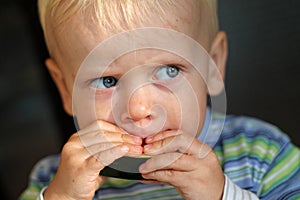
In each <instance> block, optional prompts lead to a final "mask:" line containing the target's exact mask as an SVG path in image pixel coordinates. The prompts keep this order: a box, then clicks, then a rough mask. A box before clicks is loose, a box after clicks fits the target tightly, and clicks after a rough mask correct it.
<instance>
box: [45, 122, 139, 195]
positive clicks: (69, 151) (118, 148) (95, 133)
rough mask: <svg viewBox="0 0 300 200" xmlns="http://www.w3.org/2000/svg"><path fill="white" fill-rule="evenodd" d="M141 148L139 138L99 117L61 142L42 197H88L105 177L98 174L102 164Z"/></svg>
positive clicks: (135, 153) (135, 152) (137, 152)
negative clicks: (51, 178)
mask: <svg viewBox="0 0 300 200" xmlns="http://www.w3.org/2000/svg"><path fill="white" fill-rule="evenodd" d="M100 130H101V131H100ZM83 143H84V145H83ZM142 152H143V148H142V139H141V138H139V137H136V136H132V135H129V134H127V133H126V132H125V131H124V130H122V129H120V128H118V127H117V126H115V125H113V124H110V123H108V122H105V121H100V120H99V121H97V122H95V123H94V124H92V125H91V126H89V127H87V128H85V129H82V130H80V133H75V134H74V135H72V136H71V138H70V139H69V141H68V142H67V143H66V144H65V145H64V147H63V150H62V153H61V160H60V164H59V167H58V171H57V173H56V175H55V177H54V178H53V180H52V182H51V183H50V185H49V186H48V188H47V189H46V191H45V193H44V199H45V200H50V199H60V200H62V199H76V200H78V199H82V200H85V199H92V198H93V196H94V194H95V191H96V190H97V189H98V188H99V187H100V186H101V185H102V184H103V182H104V180H105V177H103V176H99V172H100V171H101V170H102V169H103V168H104V167H105V166H107V165H109V164H111V163H112V162H113V161H115V160H116V159H118V158H120V157H122V156H124V155H132V154H134V155H140V154H142Z"/></svg>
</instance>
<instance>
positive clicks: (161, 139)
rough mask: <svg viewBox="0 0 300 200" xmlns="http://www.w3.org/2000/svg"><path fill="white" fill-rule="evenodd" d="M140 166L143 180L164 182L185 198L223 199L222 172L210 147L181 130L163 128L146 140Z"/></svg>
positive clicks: (223, 179) (223, 180)
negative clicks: (146, 156) (147, 158)
mask: <svg viewBox="0 0 300 200" xmlns="http://www.w3.org/2000/svg"><path fill="white" fill-rule="evenodd" d="M144 153H145V154H147V155H152V158H151V159H149V160H147V162H145V163H144V164H143V165H141V166H140V168H139V170H140V172H141V173H142V175H143V177H144V178H145V179H150V180H155V181H142V182H144V183H157V182H161V183H167V184H170V185H173V186H174V187H176V189H177V191H178V192H179V193H180V194H181V195H182V196H183V197H184V198H185V199H199V198H201V199H205V200H210V199H213V200H217V199H222V195H223V188H224V182H225V178H224V174H223V171H222V169H221V166H220V164H219V160H218V158H217V156H216V155H215V153H214V152H213V150H212V149H211V148H210V147H209V146H208V145H206V144H204V143H202V142H200V141H198V140H197V139H194V138H193V137H192V136H191V135H189V134H187V133H184V132H182V131H165V132H161V133H158V134H156V135H155V136H153V137H149V138H147V139H146V145H145V146H144Z"/></svg>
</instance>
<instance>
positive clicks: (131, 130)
mask: <svg viewBox="0 0 300 200" xmlns="http://www.w3.org/2000/svg"><path fill="white" fill-rule="evenodd" d="M216 7H217V5H216V1H214V0H187V1H180V0H143V1H141V0H109V1H108V0H94V1H88V0H68V1H64V0H40V1H39V11H40V19H41V22H42V26H43V29H44V33H45V38H46V43H47V46H48V49H49V52H50V55H51V58H50V59H48V60H47V61H46V65H47V67H48V69H49V71H50V73H51V75H52V78H53V80H54V81H55V83H56V85H57V87H58V89H59V92H60V95H61V97H62V101H63V104H64V108H65V110H66V112H67V113H68V114H70V115H74V116H75V115H76V117H77V120H78V125H79V127H80V130H79V131H78V133H75V134H74V135H72V136H71V138H70V139H69V141H68V142H67V143H66V144H65V145H64V148H63V150H62V153H61V155H60V156H51V157H47V158H45V159H44V160H42V161H41V162H39V163H38V164H37V166H36V167H35V168H34V170H33V172H32V174H31V177H30V184H29V187H28V189H27V190H26V191H25V192H24V193H23V194H22V196H21V198H20V199H46V200H48V199H119V198H120V199H122V198H123V199H129V198H130V199H182V198H184V199H258V198H259V199H268V200H269V199H300V152H299V149H298V148H297V147H295V146H293V145H292V144H291V143H290V141H289V139H288V138H287V136H285V135H284V134H283V133H281V132H280V131H279V130H278V129H276V128H274V127H273V126H271V125H269V124H266V123H264V122H261V121H259V120H256V119H251V118H246V117H234V116H227V117H226V119H225V122H224V121H223V120H222V119H223V118H224V116H222V115H218V114H215V113H213V112H211V111H210V109H207V99H206V98H207V93H210V94H211V92H210V91H213V89H211V88H218V87H220V86H218V85H219V83H217V84H215V82H218V80H217V79H218V78H216V77H218V75H217V73H216V71H219V73H220V75H221V77H222V78H223V77H224V74H225V63H226V57H227V41H226V35H225V33H224V32H220V31H218V23H217V16H216ZM148 28H149V29H148ZM130 30H132V31H133V32H129V35H128V34H125V36H124V37H123V35H122V33H124V32H126V31H130ZM135 30H137V32H135ZM143 31H144V32H143ZM127 33H128V32H127ZM131 33H132V34H133V35H134V36H139V37H136V40H133V39H132V38H131V37H130V34H131ZM140 33H141V34H140ZM148 33H151V34H148ZM165 33H168V34H170V37H168V38H164V37H163V36H164V34H165ZM147 34H148V35H147ZM116 35H117V36H116ZM115 36H116V37H115ZM126 38H127V39H128V38H129V39H128V40H126ZM133 38H134V37H133ZM178 38H181V39H180V40H176V39H178ZM189 38H192V39H193V41H194V42H197V43H198V44H199V45H201V46H203V48H204V49H205V50H206V51H207V52H209V55H210V57H211V58H212V59H213V61H214V63H215V64H216V66H217V70H210V69H209V68H205V67H204V68H201V69H198V68H197V67H195V66H193V59H195V60H197V58H203V59H200V60H205V59H207V57H206V56H205V53H203V52H201V48H199V47H198V46H197V45H195V47H193V48H192V50H191V51H190V52H189V51H188V50H189V47H191V46H193V44H194V43H193V42H191V41H192V39H189ZM115 41H117V42H116V43H114V42H115ZM120 41H121V42H120ZM149 41H151V42H149ZM156 41H157V43H156V44H155V45H156V46H159V45H162V46H163V45H165V46H168V45H169V44H170V43H171V46H172V48H173V47H174V48H177V47H178V49H177V50H174V49H173V50H174V51H165V49H158V48H157V49H155V48H147V47H152V46H151V44H150V43H152V42H156ZM143 42H144V44H142V43H143ZM189 42H191V45H186V44H190V43H189ZM148 43H149V44H148ZM99 44H100V45H99ZM115 44H117V45H119V46H117V45H115ZM123 44H125V45H124V48H123V46H122V45H123ZM141 44H142V45H141ZM98 45H99V46H98ZM127 45H128V46H129V47H131V46H137V48H136V49H135V51H126V48H127V47H128V46H127ZM155 45H154V47H155ZM140 46H144V47H145V48H141V49H139V48H138V47H140ZM187 46H188V48H187ZM122 48H123V49H122ZM185 48H187V51H185V50H184V51H180V49H185ZM95 49H96V50H95ZM119 49H122V50H119ZM124 49H125V50H124ZM123 50H124V52H125V53H123V54H122V55H120V53H122V52H123ZM198 50H199V51H198ZM202 50H203V49H202ZM178 52H181V53H182V54H184V56H182V57H180V56H178ZM189 54H192V56H189ZM94 55H96V56H94ZM97 56H99V57H97ZM95 58H99V60H100V61H98V60H97V59H96V61H93V59H95ZM91 60H92V61H91ZM103 60H105V61H103ZM199 62H201V61H199ZM91 63H92V64H93V65H97V66H98V67H99V68H101V67H102V68H103V66H104V69H102V68H101V69H97V70H98V71H95V70H94V71H92V69H93V68H92V67H90V64H91ZM102 64H103V66H101V65H102ZM106 64H109V67H106V68H105V66H108V65H106ZM219 89H220V88H219ZM219 89H216V90H219ZM190 91H192V92H190ZM216 93H217V92H216ZM91 94H92V95H91ZM185 95H187V96H185ZM194 100H195V101H194ZM91 115H92V117H91ZM204 116H205V117H204ZM211 118H212V120H211V121H210V119H211ZM223 122H224V124H223ZM208 124H209V125H208ZM223 125H224V126H223ZM216 127H217V128H216ZM222 127H223V128H222ZM212 129H214V131H216V130H221V135H220V137H219V138H218V136H219V135H218V134H216V135H217V136H215V137H216V138H215V140H217V141H216V142H215V143H216V144H215V145H214V146H213V150H211V148H210V146H209V145H207V144H205V143H204V142H205V141H206V140H204V139H203V138H205V136H204V135H205V134H206V132H207V133H209V132H210V130H212ZM199 133H200V134H199ZM212 135H213V134H212ZM213 136H214V135H213ZM208 137H209V136H208ZM210 139H211V138H210ZM207 141H208V140H207ZM142 154H147V155H150V156H151V158H150V159H149V160H147V161H146V162H145V163H144V164H142V165H141V166H140V167H139V171H140V173H141V174H142V177H143V178H144V179H145V180H143V181H142V183H141V182H139V181H119V180H114V179H111V178H107V177H104V176H101V175H99V172H101V171H102V170H103V169H104V168H105V166H108V165H109V164H111V163H113V161H115V160H116V159H118V158H121V157H123V156H131V157H137V156H139V155H142Z"/></svg>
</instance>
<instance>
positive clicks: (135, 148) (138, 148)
mask: <svg viewBox="0 0 300 200" xmlns="http://www.w3.org/2000/svg"><path fill="white" fill-rule="evenodd" d="M133 148H134V150H135V151H137V152H141V151H142V150H143V149H142V147H141V146H134V147H133Z"/></svg>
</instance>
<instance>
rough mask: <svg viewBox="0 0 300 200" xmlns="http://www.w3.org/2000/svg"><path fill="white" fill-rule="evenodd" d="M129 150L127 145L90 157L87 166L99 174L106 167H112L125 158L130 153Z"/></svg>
mask: <svg viewBox="0 0 300 200" xmlns="http://www.w3.org/2000/svg"><path fill="white" fill-rule="evenodd" d="M128 151H129V148H128V146H125V145H119V146H116V147H113V148H110V149H107V150H105V151H102V152H99V153H97V154H94V155H92V156H90V157H89V158H88V159H87V165H88V166H90V167H91V168H93V169H95V170H96V171H97V172H99V171H100V170H102V169H103V168H104V167H105V166H108V165H110V164H111V163H112V162H114V161H115V160H116V159H118V158H121V157H123V156H124V155H126V153H128Z"/></svg>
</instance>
